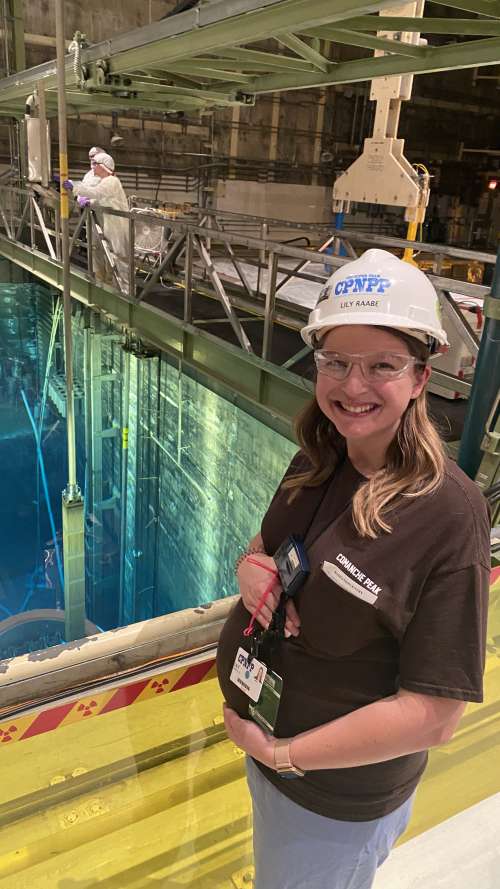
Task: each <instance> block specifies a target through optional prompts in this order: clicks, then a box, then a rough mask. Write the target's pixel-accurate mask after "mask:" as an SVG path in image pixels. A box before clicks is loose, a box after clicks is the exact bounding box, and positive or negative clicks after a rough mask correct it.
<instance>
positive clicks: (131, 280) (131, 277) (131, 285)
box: [128, 210, 135, 299]
mask: <svg viewBox="0 0 500 889" xmlns="http://www.w3.org/2000/svg"><path fill="white" fill-rule="evenodd" d="M132 212H133V211H132V210H131V211H130V216H129V220H128V240H129V254H128V292H129V296H130V299H135V219H134V217H133V215H132Z"/></svg>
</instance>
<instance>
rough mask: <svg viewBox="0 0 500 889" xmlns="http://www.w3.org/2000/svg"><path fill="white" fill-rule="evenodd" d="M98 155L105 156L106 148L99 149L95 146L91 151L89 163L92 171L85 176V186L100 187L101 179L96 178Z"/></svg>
mask: <svg viewBox="0 0 500 889" xmlns="http://www.w3.org/2000/svg"><path fill="white" fill-rule="evenodd" d="M97 154H105V151H104V148H99V146H98V145H94V146H93V147H92V148H90V149H89V163H90V170H89V171H88V172H87V173H85V176H84V177H83V179H82V182H83V184H84V185H99V183H100V181H101V180H100V178H99V176H96V173H95V157H96V155H97Z"/></svg>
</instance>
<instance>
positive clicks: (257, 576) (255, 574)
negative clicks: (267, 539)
mask: <svg viewBox="0 0 500 889" xmlns="http://www.w3.org/2000/svg"><path fill="white" fill-rule="evenodd" d="M250 559H251V561H250ZM254 562H258V563H259V564H258V565H255V564H253V563H254ZM273 575H274V584H273V586H272V588H271V589H270V591H269V593H268V595H267V597H266V600H265V602H264V604H263V605H262V607H261V609H260V611H259V613H258V615H257V616H256V618H255V619H256V621H257V623H259V624H260V625H261V627H264V629H267V628H268V626H269V624H270V622H271V618H272V616H273V613H274V611H275V610H276V606H277V605H278V602H279V599H280V596H281V592H282V588H281V584H280V582H279V578H278V576H277V570H276V563H275V561H274V559H272V558H271V557H270V556H266V554H265V553H252V554H251V555H250V556H249V557H248V558H246V559H243V561H242V562H241V564H240V565H239V567H238V575H237V576H238V582H239V585H240V593H241V598H242V600H243V605H244V606H245V608H246V609H247V611H249V612H250V614H253V613H254V611H255V609H256V608H257V605H258V604H259V602H260V600H261V599H262V596H263V595H264V593H265V591H266V589H267V587H268V586H269V585H270V584H271V583H272V581H273Z"/></svg>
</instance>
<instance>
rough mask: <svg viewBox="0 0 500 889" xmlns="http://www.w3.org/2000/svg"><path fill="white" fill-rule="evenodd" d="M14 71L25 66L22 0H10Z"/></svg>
mask: <svg viewBox="0 0 500 889" xmlns="http://www.w3.org/2000/svg"><path fill="white" fill-rule="evenodd" d="M11 9H12V31H13V52H14V71H24V69H25V68H26V52H25V48H24V3H23V0H11Z"/></svg>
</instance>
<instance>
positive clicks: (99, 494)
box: [0, 284, 296, 659]
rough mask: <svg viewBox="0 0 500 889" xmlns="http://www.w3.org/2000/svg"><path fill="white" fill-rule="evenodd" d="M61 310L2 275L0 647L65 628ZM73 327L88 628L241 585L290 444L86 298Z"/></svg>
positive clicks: (49, 638)
mask: <svg viewBox="0 0 500 889" xmlns="http://www.w3.org/2000/svg"><path fill="white" fill-rule="evenodd" d="M61 315H62V313H61V308H60V303H59V296H58V294H57V292H55V291H51V290H49V289H47V288H46V287H42V286H40V285H39V284H0V466H1V470H2V497H1V499H0V659H4V658H9V657H14V656H17V655H20V654H24V653H27V652H31V651H36V650H39V649H42V648H47V647H50V646H52V645H55V644H59V643H61V642H64V641H67V640H65V624H64V564H63V546H62V518H61V496H62V491H63V489H64V487H65V485H66V482H67V450H66V449H67V440H66V391H65V377H64V349H63V327H62V317H61ZM72 337H73V349H74V380H75V391H74V396H75V397H74V405H75V433H76V447H77V480H78V483H79V486H80V488H81V490H82V494H83V496H84V503H85V523H84V524H85V535H84V536H85V593H86V597H85V598H86V619H87V623H86V628H85V632H86V633H90V632H99V631H101V630H108V629H112V628H115V627H118V626H124V625H126V624H129V623H133V622H136V621H140V620H145V619H148V618H151V617H156V616H158V615H160V614H166V613H169V612H172V611H178V610H181V609H183V608H188V607H193V606H196V605H200V604H204V603H207V602H209V601H212V600H214V599H218V598H221V597H223V596H228V595H232V594H233V593H235V592H236V588H235V581H234V575H233V570H232V566H233V564H234V560H235V558H236V556H237V554H238V552H239V551H240V550H241V549H242V548H243V547H244V546H245V545H246V544H247V542H248V540H249V539H250V538H251V537H252V536H253V535H254V534H255V532H256V531H257V530H258V528H259V526H260V519H261V516H262V514H263V512H264V511H265V509H266V506H267V504H268V502H269V500H270V498H271V496H272V494H273V492H274V490H275V488H276V485H277V484H278V482H279V480H280V478H281V476H282V475H283V472H284V470H285V469H286V467H287V465H288V463H289V461H290V459H291V457H292V456H293V454H294V453H295V450H296V446H295V445H294V444H293V443H292V442H290V441H289V440H288V439H286V438H284V437H282V436H280V435H279V434H278V433H276V432H274V431H273V430H271V429H269V428H268V427H266V426H265V425H264V424H262V423H260V422H259V421H257V420H256V419H254V418H253V417H251V416H249V415H248V414H246V413H245V412H244V411H242V410H241V409H239V408H237V407H236V406H235V405H234V404H232V402H231V401H230V400H226V399H225V398H223V397H222V396H221V395H219V394H216V393H214V392H213V391H212V390H211V389H210V388H208V387H207V386H206V385H204V384H203V382H200V380H199V379H196V378H194V377H193V376H191V375H189V374H187V373H186V372H185V370H184V369H182V370H181V369H180V367H179V366H178V363H177V362H176V361H175V360H174V359H172V358H171V357H170V356H168V355H166V354H164V353H161V352H158V351H155V352H151V351H148V350H147V349H145V348H144V347H142V346H140V345H139V344H137V343H130V342H129V341H127V340H126V338H125V336H123V335H122V333H121V332H120V331H117V330H116V329H114V328H113V326H112V325H111V324H110V322H109V321H107V320H105V319H103V317H102V316H100V315H98V314H97V313H95V312H93V311H92V310H90V309H88V308H86V307H85V308H83V307H82V306H80V305H79V304H77V303H75V304H74V305H73V313H72ZM124 430H126V433H125V440H126V443H127V445H128V447H123V443H124Z"/></svg>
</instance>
